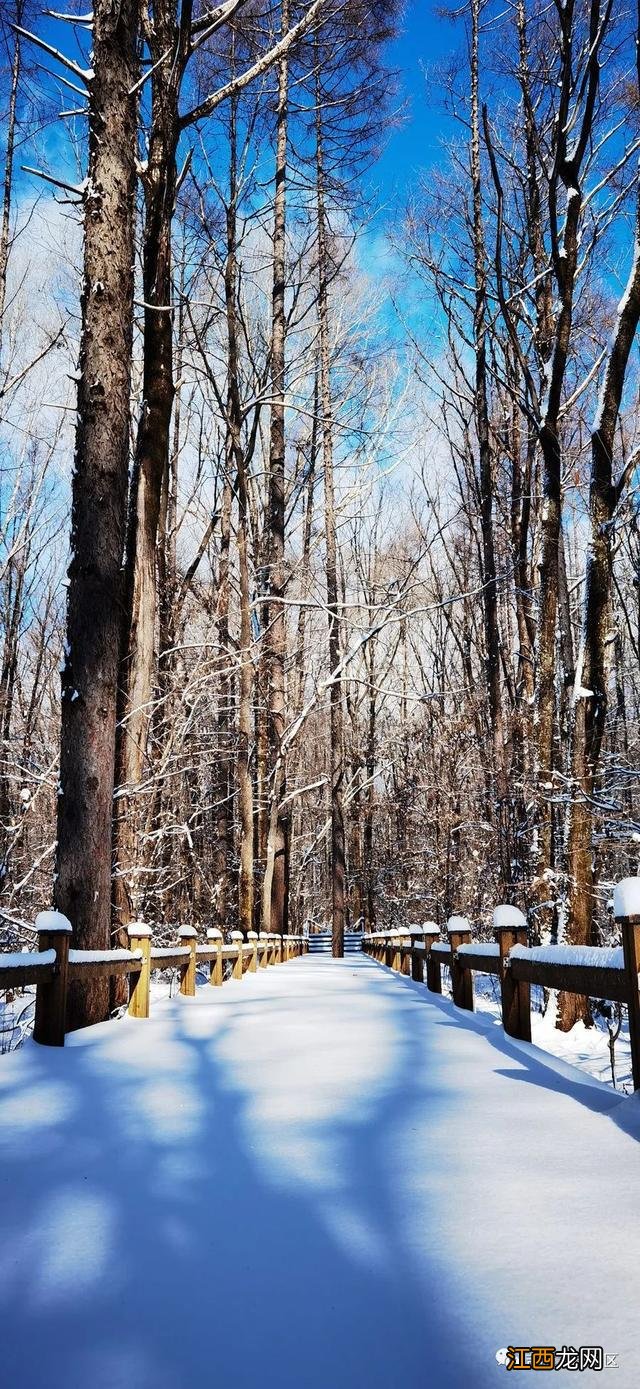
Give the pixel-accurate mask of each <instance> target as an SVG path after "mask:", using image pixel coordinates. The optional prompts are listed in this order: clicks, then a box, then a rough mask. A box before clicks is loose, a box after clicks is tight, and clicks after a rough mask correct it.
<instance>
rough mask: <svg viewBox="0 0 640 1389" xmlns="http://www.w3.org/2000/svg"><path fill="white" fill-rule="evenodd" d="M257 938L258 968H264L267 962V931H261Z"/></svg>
mask: <svg viewBox="0 0 640 1389" xmlns="http://www.w3.org/2000/svg"><path fill="white" fill-rule="evenodd" d="M258 940H259V948H258V964H259V966H260V969H266V968H267V965H268V963H269V932H268V931H261V932H260V935H259V936H258Z"/></svg>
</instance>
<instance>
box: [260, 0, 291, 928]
mask: <svg viewBox="0 0 640 1389" xmlns="http://www.w3.org/2000/svg"><path fill="white" fill-rule="evenodd" d="M288 28H289V0H282V11H281V30H282V34H283V35H284V34H286V32H287V30H288ZM288 86H289V63H288V58H287V56H286V54H285V55H284V57H282V58H281V59H280V63H279V65H278V114H277V132H276V174H275V201H274V228H273V285H272V311H271V427H270V437H269V497H268V523H267V525H268V563H269V600H268V620H267V637H266V652H265V658H266V663H267V668H268V682H269V694H268V699H269V713H268V757H269V764H268V773H269V804H270V813H269V837H268V843H267V855H266V868H265V876H264V884H263V904H262V927H263V930H266V931H269V930H270V931H275V932H277V933H278V934H279V935H282V934H283V933H284V932H286V931H287V929H288V925H287V920H286V904H287V882H286V876H285V869H286V863H287V857H288V856H287V846H286V836H287V833H288V829H289V818H288V816H285V815H283V814H281V813H280V811H279V808H278V807H279V804H280V801H281V800H282V799H283V798H284V795H285V791H286V768H285V766H284V762H283V757H282V739H283V735H284V727H285V716H286V689H285V665H286V656H287V627H286V616H285V607H284V598H285V585H286V578H285V560H284V547H285V367H286V364H285V347H286V317H285V275H286V269H285V256H286V179H287V125H288Z"/></svg>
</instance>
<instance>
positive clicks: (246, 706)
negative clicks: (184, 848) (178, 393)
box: [224, 97, 254, 935]
mask: <svg viewBox="0 0 640 1389" xmlns="http://www.w3.org/2000/svg"><path fill="white" fill-rule="evenodd" d="M236 131H237V97H232V98H231V103H230V114H229V201H228V204H227V217H226V223H227V256H226V260H225V271H224V291H225V310H226V326H227V405H226V409H227V459H226V466H227V469H228V470H229V471H230V470H231V468H232V466H233V465H234V464H235V470H236V478H237V492H238V565H239V570H240V678H239V704H238V768H237V774H238V807H239V812H240V880H239V885H238V916H239V925H240V930H241V931H242V932H243V933H244V934H245V935H246V933H247V931H250V930H252V928H253V924H254V922H253V898H254V860H253V830H254V826H253V780H252V775H251V741H252V737H253V684H254V671H253V657H252V645H253V643H252V632H251V583H250V575H249V529H250V517H249V489H248V477H247V460H246V457H245V452H244V449H243V444H242V401H241V398H240V379H239V367H240V362H239V352H238V315H237V293H238V265H237V211H238V208H237V198H238V187H237V179H238V174H237V133H236Z"/></svg>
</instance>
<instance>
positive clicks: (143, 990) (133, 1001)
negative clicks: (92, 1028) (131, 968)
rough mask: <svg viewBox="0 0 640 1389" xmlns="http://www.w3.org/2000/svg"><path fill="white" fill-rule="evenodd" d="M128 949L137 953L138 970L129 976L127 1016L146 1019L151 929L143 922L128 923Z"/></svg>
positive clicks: (149, 979) (147, 1013) (147, 1014)
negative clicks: (139, 958)
mask: <svg viewBox="0 0 640 1389" xmlns="http://www.w3.org/2000/svg"><path fill="white" fill-rule="evenodd" d="M129 949H130V950H135V951H139V953H140V955H141V956H142V959H141V961H140V969H139V970H138V971H137V972H136V973H135V974H131V975H130V976H129V1008H128V1012H129V1016H130V1017H132V1018H148V1016H149V986H150V983H151V927H150V926H146V925H145V923H144V921H131V922H130V923H129Z"/></svg>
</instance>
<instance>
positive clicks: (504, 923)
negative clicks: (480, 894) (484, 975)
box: [493, 903, 531, 1042]
mask: <svg viewBox="0 0 640 1389" xmlns="http://www.w3.org/2000/svg"><path fill="white" fill-rule="evenodd" d="M493 932H494V935H495V938H496V940H497V942H498V945H499V947H500V993H501V996H502V1026H503V1027H504V1030H505V1032H506V1033H507V1036H509V1037H518V1038H519V1039H520V1041H521V1042H530V1041H531V987H530V985H529V984H523V983H521V982H519V983H516V982H515V981H514V979H513V977H512V974H511V970H510V969H509V951H510V950H511V947H512V946H513V945H526V944H527V918H526V916H525V915H524V914H523V912H521V911H520V910H519V908H518V907H512V906H509V905H508V904H507V903H505V904H504V905H503V906H499V907H496V908H495V911H494V913H493Z"/></svg>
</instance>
